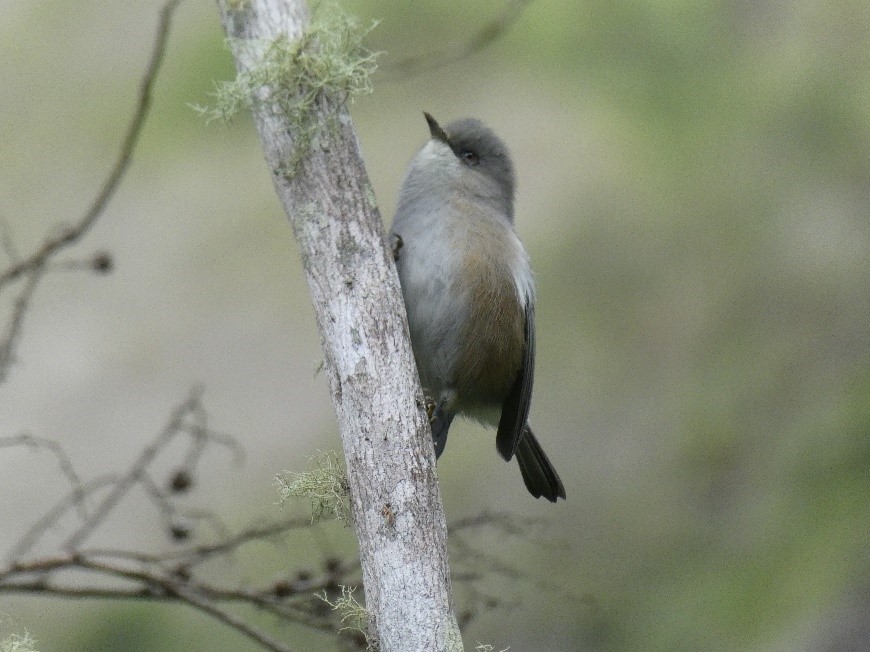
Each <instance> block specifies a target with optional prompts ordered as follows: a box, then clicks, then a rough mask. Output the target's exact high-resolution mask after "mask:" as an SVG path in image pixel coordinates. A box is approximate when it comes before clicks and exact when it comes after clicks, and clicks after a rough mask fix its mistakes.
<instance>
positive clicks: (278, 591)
mask: <svg viewBox="0 0 870 652" xmlns="http://www.w3.org/2000/svg"><path fill="white" fill-rule="evenodd" d="M272 593H274V594H275V597H276V598H286V597H288V596H290V595H293V587H292V586H290V583H289V582H288V581H287V580H278V581H277V582H275V585H274V586H273V587H272Z"/></svg>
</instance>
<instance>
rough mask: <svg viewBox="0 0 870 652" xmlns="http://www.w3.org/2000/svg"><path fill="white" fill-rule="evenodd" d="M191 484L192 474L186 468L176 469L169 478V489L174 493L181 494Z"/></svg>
mask: <svg viewBox="0 0 870 652" xmlns="http://www.w3.org/2000/svg"><path fill="white" fill-rule="evenodd" d="M192 486H193V476H192V475H191V474H190V471H188V470H187V469H178V470H177V471H176V472H175V473H173V474H172V477H171V478H170V479H169V489H170V490H171V491H172V492H173V493H176V494H182V493H184V492H185V491H187V490H189V489H190V488H191V487H192Z"/></svg>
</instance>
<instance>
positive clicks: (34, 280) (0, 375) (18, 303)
mask: <svg viewBox="0 0 870 652" xmlns="http://www.w3.org/2000/svg"><path fill="white" fill-rule="evenodd" d="M42 274H43V269H42V268H41V267H36V268H34V269H33V271H32V272H30V273H29V274H28V275H27V280H26V282H25V283H24V287H23V288H22V289H21V293H20V294H19V295H18V297H17V298H16V299H15V304H14V305H13V307H12V318H11V319H10V320H9V325H8V327H7V329H6V333H5V334H4V336H3V339H2V340H0V383H2V382H3V381H4V380H6V376H7V374H8V373H9V368H10V367H11V366H12V363H13V362H14V360H15V344H16V343H17V341H18V336H19V335H20V334H21V327H22V326H23V325H24V314H25V313H26V312H27V308H28V307H29V306H30V300H31V299H32V298H33V293H34V292H36V286H37V285H38V284H39V281H40V279H41V278H42Z"/></svg>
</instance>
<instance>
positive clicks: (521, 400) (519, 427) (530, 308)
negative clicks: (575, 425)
mask: <svg viewBox="0 0 870 652" xmlns="http://www.w3.org/2000/svg"><path fill="white" fill-rule="evenodd" d="M525 312H526V327H525V340H526V350H525V353H524V355H523V366H522V367H520V370H519V371H518V372H517V377H516V378H515V379H514V382H513V385H511V388H510V391H509V392H508V395H507V398H506V399H505V401H504V405H502V408H501V419H500V420H499V422H498V435H496V439H495V445H496V448H498V452H499V455H501V456H502V457H503V458H504V459H505V460H510V459H511V458H512V457H513V456H514V453H516V450H517V446H518V445H519V443H520V438H522V436H523V431H524V430H525V428H526V422H527V421H528V420H529V407H530V406H531V404H532V381H533V380H534V376H535V306H534V305H533V304H532V302H531V301H527V303H526V311H525Z"/></svg>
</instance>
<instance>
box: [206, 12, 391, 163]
mask: <svg viewBox="0 0 870 652" xmlns="http://www.w3.org/2000/svg"><path fill="white" fill-rule="evenodd" d="M376 25H377V23H372V24H370V25H368V26H361V25H360V23H359V21H358V20H357V19H356V18H355V17H353V16H350V15H348V14H346V13H344V12H343V11H342V10H341V9H340V8H339V7H337V6H334V5H327V6H325V7H319V8H318V9H317V11H316V12H315V15H314V16H313V18H312V20H311V22H310V23H309V24H308V25H307V26H306V27H305V29H304V31H303V32H302V34H301V36H300V37H299V38H298V39H295V40H290V39H288V38H287V37H286V36H281V37H278V38H276V39H275V40H274V41H272V42H271V43H269V44H268V45H266V46H265V47H264V48H263V54H262V55H261V57H260V60H259V61H258V62H257V63H256V64H255V65H253V66H251V67H250V68H249V69H248V70H245V71H242V72H240V73H239V74H238V75H237V76H236V78H235V79H234V80H232V81H225V82H221V83H219V84H216V87H215V90H214V92H213V93H212V100H213V101H212V104H211V105H209V106H195V107H194V108H195V109H196V110H198V111H199V112H200V113H202V114H203V115H204V116H205V117H206V119H207V120H209V121H211V120H216V119H221V120H225V121H228V120H230V119H231V118H232V117H233V116H234V115H235V114H236V113H238V112H239V111H241V110H242V109H252V108H267V109H268V110H271V111H276V112H278V113H280V114H281V115H283V116H284V117H285V118H286V119H287V121H288V122H289V123H290V125H291V131H292V135H293V138H294V151H293V154H292V156H291V157H290V160H288V161H285V163H284V165H283V169H282V170H281V171H280V172H281V173H282V174H284V175H285V176H293V175H294V174H295V173H296V171H297V169H298V166H299V162H300V161H301V160H302V158H303V157H304V156H305V154H306V153H307V152H308V150H309V148H310V147H311V144H312V142H313V141H314V139H315V137H316V136H317V132H318V123H317V120H315V118H314V116H315V112H314V107H315V104H316V103H317V102H318V100H320V99H321V98H328V99H329V100H330V101H334V102H337V103H343V102H352V101H353V100H354V99H355V98H356V97H358V96H360V95H363V94H367V93H370V92H371V91H372V85H371V75H372V74H373V73H374V71H375V69H376V68H377V64H376V59H377V53H375V52H372V51H371V50H369V49H368V48H366V47H365V46H364V45H363V39H364V38H365V37H366V35H368V33H369V32H371V30H372V29H374V27H375V26H376ZM228 43H229V47H230V49H231V50H233V51H238V50H239V49H242V48H247V47H250V45H251V44H250V43H249V42H246V41H241V40H236V39H231V40H230V41H229V42H228Z"/></svg>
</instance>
